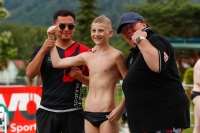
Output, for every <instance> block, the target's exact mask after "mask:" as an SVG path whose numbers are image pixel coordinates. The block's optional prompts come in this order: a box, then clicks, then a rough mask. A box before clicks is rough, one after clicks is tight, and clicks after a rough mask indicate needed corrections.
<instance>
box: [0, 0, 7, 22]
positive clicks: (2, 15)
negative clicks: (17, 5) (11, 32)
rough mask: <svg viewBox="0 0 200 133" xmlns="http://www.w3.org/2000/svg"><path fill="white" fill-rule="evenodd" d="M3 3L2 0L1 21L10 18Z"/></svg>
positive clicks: (0, 6)
mask: <svg viewBox="0 0 200 133" xmlns="http://www.w3.org/2000/svg"><path fill="white" fill-rule="evenodd" d="M3 2H4V1H3V0H0V20H1V19H4V18H7V17H8V16H9V12H8V11H7V10H6V9H5V8H3Z"/></svg>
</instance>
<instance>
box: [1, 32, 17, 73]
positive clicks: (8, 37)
mask: <svg viewBox="0 0 200 133" xmlns="http://www.w3.org/2000/svg"><path fill="white" fill-rule="evenodd" d="M16 55H17V48H15V47H14V42H13V39H12V34H11V32H9V31H4V32H2V33H1V34H0V70H2V69H3V68H4V67H6V66H7V61H8V60H9V59H13V58H14V57H15V56H16Z"/></svg>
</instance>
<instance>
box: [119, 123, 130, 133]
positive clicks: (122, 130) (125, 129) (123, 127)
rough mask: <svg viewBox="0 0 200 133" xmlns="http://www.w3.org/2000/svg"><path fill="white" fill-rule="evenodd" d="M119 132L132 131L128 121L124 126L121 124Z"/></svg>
mask: <svg viewBox="0 0 200 133" xmlns="http://www.w3.org/2000/svg"><path fill="white" fill-rule="evenodd" d="M119 133H130V132H129V128H128V125H127V123H126V124H125V125H124V126H120V131H119Z"/></svg>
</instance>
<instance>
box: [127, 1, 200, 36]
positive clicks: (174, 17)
mask: <svg viewBox="0 0 200 133" xmlns="http://www.w3.org/2000/svg"><path fill="white" fill-rule="evenodd" d="M126 8H127V10H129V11H134V12H138V13H139V14H141V15H142V16H143V17H144V18H145V20H146V21H147V22H148V23H149V24H150V25H151V27H152V29H154V31H156V32H158V33H160V34H162V35H164V36H166V37H168V38H198V37H199V36H200V18H199V14H200V4H198V3H192V2H191V1H190V0H147V1H146V2H144V3H142V4H141V5H140V6H126Z"/></svg>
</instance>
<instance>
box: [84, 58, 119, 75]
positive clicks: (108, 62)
mask: <svg viewBox="0 0 200 133" xmlns="http://www.w3.org/2000/svg"><path fill="white" fill-rule="evenodd" d="M88 68H89V70H90V74H91V73H102V74H103V73H109V72H111V71H113V70H114V69H115V68H116V63H115V60H114V59H113V58H111V57H109V55H107V56H91V57H90V58H89V60H88Z"/></svg>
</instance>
